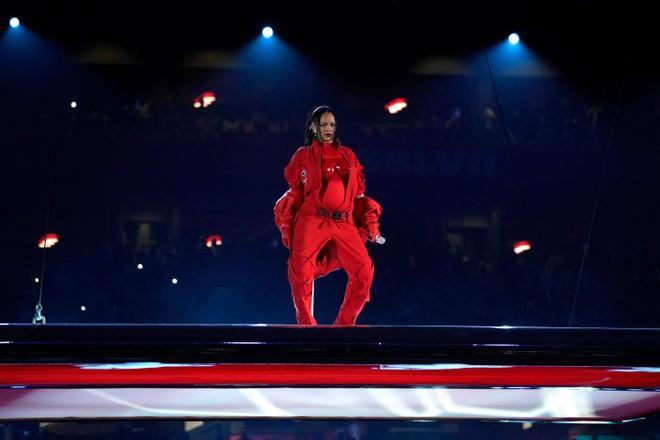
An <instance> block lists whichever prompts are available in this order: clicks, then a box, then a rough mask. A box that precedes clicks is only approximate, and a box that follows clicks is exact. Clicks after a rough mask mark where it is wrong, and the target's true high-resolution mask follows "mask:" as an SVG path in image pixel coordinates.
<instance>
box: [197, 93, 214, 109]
mask: <svg viewBox="0 0 660 440" xmlns="http://www.w3.org/2000/svg"><path fill="white" fill-rule="evenodd" d="M215 99H216V98H215V93H213V92H204V93H202V94H201V95H199V96H198V97H197V98H195V99H194V100H193V107H195V108H200V107H204V108H206V107H208V106H209V105H211V104H213V103H214V102H215Z"/></svg>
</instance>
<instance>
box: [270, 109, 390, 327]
mask: <svg viewBox="0 0 660 440" xmlns="http://www.w3.org/2000/svg"><path fill="white" fill-rule="evenodd" d="M336 135H337V126H336V119H335V112H334V111H333V110H332V109H331V108H330V107H327V106H320V107H317V108H315V109H314V110H313V111H312V112H311V113H310V115H309V117H308V118H307V121H306V124H305V146H303V147H300V148H299V149H298V150H297V151H296V152H295V153H294V155H293V157H292V158H291V161H290V162H289V164H288V165H287V167H286V168H285V170H284V177H285V179H286V181H287V183H288V184H289V190H288V191H287V192H286V193H285V194H284V195H283V196H282V197H281V198H280V199H279V200H278V201H277V203H276V205H275V223H276V224H277V227H278V228H279V229H280V231H281V232H282V242H283V243H284V245H285V246H286V247H287V248H288V249H289V251H290V254H289V261H288V277H289V283H290V284H291V295H292V296H293V304H294V306H295V309H296V321H297V322H298V324H303V325H315V324H316V320H315V319H314V316H313V314H312V301H313V282H314V279H316V278H318V277H320V276H324V275H325V274H327V273H328V272H330V271H332V270H334V269H338V268H339V267H341V268H343V269H344V270H345V271H346V273H347V275H348V284H347V286H346V292H345V294H344V301H343V303H342V305H341V308H340V309H339V313H338V315H337V318H336V319H335V322H334V324H335V325H354V324H355V321H356V319H357V317H358V315H359V313H360V311H361V310H362V308H363V307H364V304H365V303H366V302H367V301H368V300H369V295H370V294H369V289H370V288H371V281H372V279H373V275H374V265H373V263H372V261H371V258H370V257H369V254H368V253H367V249H366V247H365V240H364V239H368V240H372V241H374V240H376V239H379V230H378V222H377V219H378V216H379V215H380V206H379V205H378V204H377V203H376V202H375V201H373V200H371V199H369V198H367V197H365V196H364V192H365V182H364V170H363V168H362V165H360V162H358V159H357V157H356V156H355V153H353V151H352V150H351V149H350V148H348V147H346V146H343V145H341V143H340V142H339V139H337V136H336ZM358 211H359V213H358ZM354 215H357V216H358V218H359V222H360V223H361V224H359V225H356V221H355V219H354ZM358 226H359V227H360V229H358Z"/></svg>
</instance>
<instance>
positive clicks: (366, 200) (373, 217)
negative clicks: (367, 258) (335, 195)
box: [353, 196, 383, 241]
mask: <svg viewBox="0 0 660 440" xmlns="http://www.w3.org/2000/svg"><path fill="white" fill-rule="evenodd" d="M382 212H383V208H382V207H381V206H380V204H379V203H378V202H376V201H375V200H374V199H372V198H370V197H367V196H364V197H360V198H358V199H356V200H355V206H354V207H353V220H354V221H355V225H356V226H357V228H358V230H359V231H360V235H361V236H362V238H363V239H365V240H366V239H368V240H371V241H373V240H374V238H375V237H376V236H377V235H380V229H379V226H380V224H379V223H378V220H379V218H380V215H381V213H382Z"/></svg>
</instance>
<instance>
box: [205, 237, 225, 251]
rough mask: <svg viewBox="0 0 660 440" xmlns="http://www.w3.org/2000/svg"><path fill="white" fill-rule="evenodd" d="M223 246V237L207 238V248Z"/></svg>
mask: <svg viewBox="0 0 660 440" xmlns="http://www.w3.org/2000/svg"><path fill="white" fill-rule="evenodd" d="M213 246H222V237H220V236H219V235H217V234H214V235H209V236H208V237H206V247H208V248H210V247H213Z"/></svg>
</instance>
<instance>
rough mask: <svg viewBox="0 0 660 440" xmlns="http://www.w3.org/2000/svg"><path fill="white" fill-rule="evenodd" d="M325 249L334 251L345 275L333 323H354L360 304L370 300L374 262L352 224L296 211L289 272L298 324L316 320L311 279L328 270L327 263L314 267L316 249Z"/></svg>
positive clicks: (317, 251) (360, 307)
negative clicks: (339, 302)
mask: <svg viewBox="0 0 660 440" xmlns="http://www.w3.org/2000/svg"><path fill="white" fill-rule="evenodd" d="M324 247H325V248H324ZM328 249H331V251H330V252H332V251H333V250H334V251H336V259H337V260H338V262H339V264H340V265H341V267H342V268H343V269H344V270H345V271H346V274H347V275H348V284H347V285H346V292H345V294H344V302H343V303H342V305H341V308H340V309H339V314H338V315H337V318H336V319H335V325H354V324H355V320H356V319H357V317H358V315H359V314H360V312H361V311H362V307H364V304H365V303H366V302H367V301H369V289H370V288H371V281H372V280H373V276H374V265H373V263H372V261H371V258H370V257H369V254H368V253H367V248H366V247H365V245H364V241H363V240H362V238H361V237H360V234H359V233H358V230H357V228H356V227H355V225H354V224H351V223H348V222H344V221H338V220H332V219H330V218H327V217H316V216H313V215H299V216H298V219H297V220H296V225H295V228H294V231H293V244H292V245H291V254H290V256H289V272H288V275H289V283H290V284H291V295H292V296H293V305H294V306H295V308H296V321H297V322H298V324H305V325H315V324H316V320H315V319H314V316H313V315H312V294H313V291H312V290H313V284H312V283H313V281H314V278H316V276H317V275H318V274H320V275H325V274H326V273H327V272H328V271H329V270H327V269H328V268H327V267H324V268H320V267H317V264H318V261H317V259H318V257H319V253H320V252H321V250H323V251H324V252H328ZM333 257H334V256H333ZM326 261H327V260H326ZM319 269H320V270H319Z"/></svg>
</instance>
